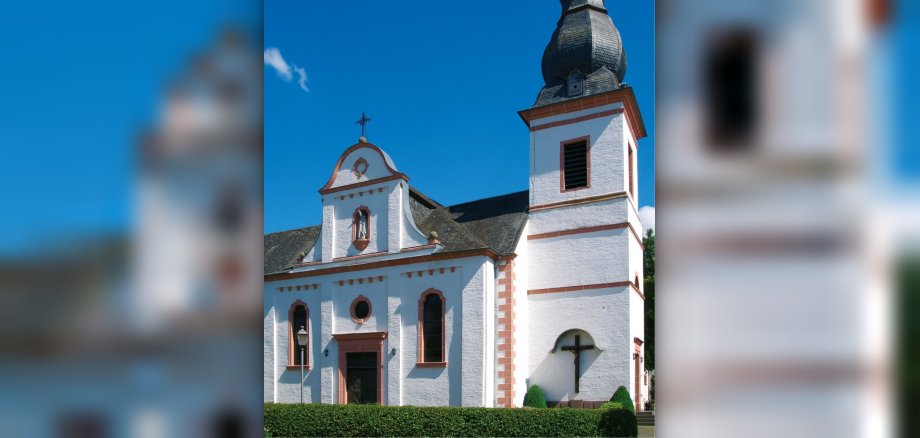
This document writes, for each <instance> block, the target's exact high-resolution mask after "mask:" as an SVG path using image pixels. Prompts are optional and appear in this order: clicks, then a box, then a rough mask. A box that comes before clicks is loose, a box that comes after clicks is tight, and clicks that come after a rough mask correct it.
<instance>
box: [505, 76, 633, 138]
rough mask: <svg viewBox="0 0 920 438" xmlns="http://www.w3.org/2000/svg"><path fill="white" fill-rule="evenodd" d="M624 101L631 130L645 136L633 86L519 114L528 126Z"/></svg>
mask: <svg viewBox="0 0 920 438" xmlns="http://www.w3.org/2000/svg"><path fill="white" fill-rule="evenodd" d="M617 102H621V103H623V109H624V111H625V112H626V121H627V123H629V128H630V129H629V130H630V131H631V132H632V133H633V135H634V136H635V137H636V139H640V138H644V137H645V136H646V133H645V125H644V124H643V123H642V114H641V113H640V112H639V104H638V103H637V102H636V95H635V94H634V93H633V91H632V88H631V87H625V88H620V89H618V90H614V91H609V92H607V93H601V94H595V95H591V96H585V97H580V98H578V99H572V100H568V101H565V102H559V103H554V104H552V105H546V106H541V107H539V108H531V109H527V110H523V111H519V112H518V115H520V116H521V119H522V120H524V123H526V124H527V126H528V127H529V126H530V123H531V122H532V121H534V120H538V119H542V118H546V117H549V116H555V115H559V114H566V113H571V112H575V111H581V110H586V109H591V108H597V107H599V106H604V105H610V104H613V103H617Z"/></svg>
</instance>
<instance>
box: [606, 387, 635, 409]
mask: <svg viewBox="0 0 920 438" xmlns="http://www.w3.org/2000/svg"><path fill="white" fill-rule="evenodd" d="M610 401H612V402H620V403H622V404H623V407H624V408H626V409H629V412H632V413H633V415H636V405H635V404H634V403H633V401H632V398H631V397H630V396H629V390H628V389H626V387H625V386H620V387H619V388H617V390H616V392H614V393H613V397H610Z"/></svg>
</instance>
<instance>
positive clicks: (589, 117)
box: [530, 108, 623, 132]
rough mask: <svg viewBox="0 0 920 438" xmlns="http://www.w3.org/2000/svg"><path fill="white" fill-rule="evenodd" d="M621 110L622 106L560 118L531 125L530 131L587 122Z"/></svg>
mask: <svg viewBox="0 0 920 438" xmlns="http://www.w3.org/2000/svg"><path fill="white" fill-rule="evenodd" d="M622 112H623V108H616V109H612V110H610V111H604V112H601V113H595V114H589V115H587V116H582V117H576V118H574V119H569V120H560V121H558V122H550V123H546V124H543V125H537V126H531V127H530V132H537V131H542V130H544V129H549V128H555V127H557V126H565V125H572V124H575V123H581V122H587V121H588V120H594V119H599V118H601V117H607V116H613V115H617V114H620V113H622Z"/></svg>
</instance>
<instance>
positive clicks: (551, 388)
mask: <svg viewBox="0 0 920 438" xmlns="http://www.w3.org/2000/svg"><path fill="white" fill-rule="evenodd" d="M603 351H604V349H603V346H601V345H598V343H597V342H596V341H595V339H594V336H592V335H591V334H590V333H589V332H588V331H587V330H584V329H578V328H576V329H569V330H566V331H564V332H562V333H560V334H559V336H557V337H556V342H555V343H554V344H553V348H552V349H551V350H550V351H548V352H547V353H548V354H547V355H546V357H545V358H544V359H543V361H542V362H541V364H540V365H539V366H538V367H537V369H536V370H535V371H534V372H533V373H532V374H531V379H530V382H529V383H530V384H536V385H539V386H540V388H541V389H543V391H544V393H545V394H546V395H547V399H548V400H550V399H552V400H554V401H557V400H582V399H583V398H582V397H580V395H581V393H583V392H584V388H586V387H587V386H588V385H592V384H594V385H596V384H599V383H600V382H597V381H596V380H597V378H598V377H599V376H600V374H598V373H593V372H590V370H591V366H592V364H594V362H595V361H596V360H597V358H598V357H600V355H601V354H602V353H603Z"/></svg>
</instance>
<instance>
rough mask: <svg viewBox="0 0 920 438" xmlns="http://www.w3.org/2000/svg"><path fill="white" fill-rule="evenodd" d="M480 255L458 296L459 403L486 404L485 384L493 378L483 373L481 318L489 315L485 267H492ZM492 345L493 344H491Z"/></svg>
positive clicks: (484, 346)
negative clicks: (459, 345)
mask: <svg viewBox="0 0 920 438" xmlns="http://www.w3.org/2000/svg"><path fill="white" fill-rule="evenodd" d="M487 260H488V259H486V258H484V257H483V258H480V261H481V263H479V264H478V266H477V267H476V269H475V271H474V272H472V273H470V274H471V275H470V277H469V281H468V282H467V284H466V286H465V287H464V292H463V297H462V303H463V304H462V310H463V311H462V314H463V320H462V321H461V330H462V332H463V337H462V342H463V347H462V349H461V351H462V355H463V369H462V370H461V372H460V380H461V382H460V385H461V386H460V387H461V405H462V406H487V405H488V404H489V403H491V400H487V399H486V387H487V385H491V384H492V382H493V380H494V373H493V375H492V376H487V375H486V366H485V365H486V360H488V358H487V356H486V349H487V348H490V347H491V346H488V345H487V343H486V342H487V338H486V333H485V324H484V321H485V319H486V318H487V317H488V316H489V313H488V309H487V301H486V294H488V293H492V294H494V293H495V290H494V284H495V282H494V281H493V282H492V284H491V285H490V284H488V278H487V275H486V273H485V271H486V270H492V269H494V267H493V265H492V263H491V261H488V262H487ZM491 348H494V347H491Z"/></svg>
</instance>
